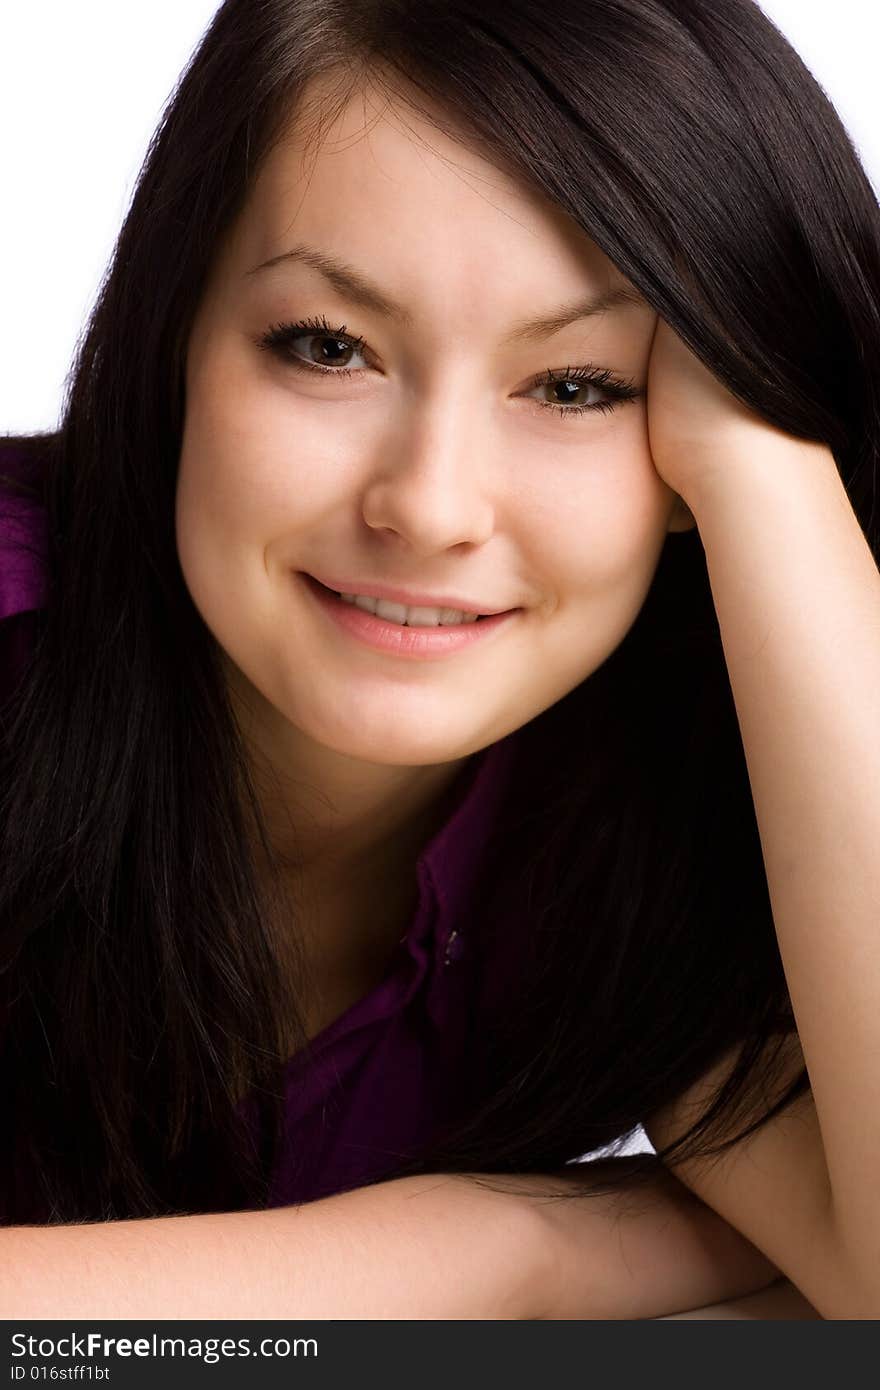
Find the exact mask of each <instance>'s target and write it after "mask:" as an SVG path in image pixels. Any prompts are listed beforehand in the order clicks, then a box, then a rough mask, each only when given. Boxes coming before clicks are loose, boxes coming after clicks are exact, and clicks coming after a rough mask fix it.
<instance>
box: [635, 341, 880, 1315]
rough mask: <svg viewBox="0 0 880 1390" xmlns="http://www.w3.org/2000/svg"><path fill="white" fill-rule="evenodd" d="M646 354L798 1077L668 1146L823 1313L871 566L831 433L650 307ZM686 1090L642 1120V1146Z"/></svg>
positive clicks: (870, 662)
mask: <svg viewBox="0 0 880 1390" xmlns="http://www.w3.org/2000/svg"><path fill="white" fill-rule="evenodd" d="M649 375H652V380H653V385H652V386H649V392H651V393H652V394H653V414H652V406H651V405H650V404H649V416H651V418H650V420H649V431H650V435H651V449H652V455H653V457H654V461H655V464H656V465H657V468H658V472H659V473H660V474H661V476H662V477H664V478H665V480H666V481H667V483H668V484H669V486H670V487H672V488H674V489H675V491H676V492H678V493H679V495H680V496H682V497H683V498H684V500H685V501H686V503H687V505H688V506H689V508H690V510H691V512H692V513H693V515H694V517H695V519H696V522H697V526H698V528H699V533H700V538H701V540H702V543H703V548H704V550H705V554H706V565H707V569H708V574H709V581H710V584H711V589H712V597H713V601H714V604H715V610H716V614H717V617H718V623H719V628H720V632H721V640H722V643H723V647H724V656H725V660H726V663H727V669H728V673H729V677H730V684H731V689H732V692H733V696H734V701H735V705H736V713H737V717H738V720H739V726H740V732H741V735H742V741H743V747H744V750H745V756H746V762H747V765H748V773H749V781H750V784H751V791H752V798H753V801H754V807H755V815H756V818H757V823H758V829H759V832H760V837H761V848H762V851H763V857H764V866H765V869H766V874H767V883H768V888H769V894H770V901H771V906H772V909H773V921H774V925H775V928H776V935H777V939H778V943H779V951H780V955H781V957H782V963H783V966H784V968H785V976H786V980H787V983H788V988H789V993H790V995H791V1001H792V1006H793V1009H794V1015H795V1020H796V1023H797V1036H796V1038H794V1039H793V1040H792V1042H793V1044H794V1046H795V1047H796V1048H802V1052H803V1055H802V1056H801V1057H797V1056H795V1057H794V1059H793V1061H794V1064H795V1066H797V1065H799V1064H800V1063H804V1064H805V1065H806V1067H807V1070H808V1073H809V1078H810V1084H811V1090H812V1096H811V1097H808V1098H806V1099H804V1100H803V1101H802V1102H801V1103H800V1104H799V1105H797V1106H795V1107H793V1108H792V1109H791V1111H789V1112H786V1113H785V1114H783V1115H782V1116H781V1117H777V1118H776V1119H775V1120H773V1121H771V1122H769V1123H768V1124H767V1125H766V1126H765V1127H764V1128H763V1129H762V1130H761V1131H759V1132H758V1133H757V1134H756V1135H755V1136H754V1138H753V1139H751V1140H749V1141H745V1142H741V1143H740V1144H738V1145H736V1146H734V1148H733V1149H731V1150H730V1151H729V1152H728V1154H727V1156H726V1158H725V1160H724V1161H723V1162H722V1163H719V1164H718V1165H717V1166H708V1165H704V1164H703V1163H699V1162H697V1163H694V1162H691V1163H688V1164H685V1165H683V1166H682V1165H678V1164H673V1167H674V1171H675V1172H676V1174H677V1175H679V1176H681V1178H682V1180H683V1181H685V1182H686V1183H688V1184H689V1185H690V1186H691V1187H693V1189H694V1191H695V1192H697V1193H698V1195H700V1196H701V1197H702V1198H703V1199H704V1200H705V1201H706V1202H707V1203H709V1204H710V1205H712V1206H713V1207H714V1208H715V1210H717V1211H718V1212H719V1213H720V1214H721V1215H723V1216H724V1217H725V1218H726V1219H727V1220H729V1221H730V1222H731V1223H732V1224H734V1225H735V1226H736V1227H737V1229H739V1230H741V1231H742V1232H743V1233H744V1234H745V1235H747V1236H748V1238H749V1239H750V1240H752V1241H753V1242H754V1244H755V1245H756V1246H758V1247H759V1248H760V1249H761V1250H763V1251H764V1252H765V1254H766V1255H767V1256H768V1258H770V1259H772V1260H773V1261H774V1262H775V1263H776V1264H777V1265H778V1266H779V1267H780V1268H781V1269H782V1270H784V1272H785V1273H786V1274H787V1275H788V1276H789V1278H790V1279H791V1280H792V1281H793V1283H794V1284H795V1285H796V1286H797V1287H798V1288H799V1289H800V1290H801V1291H802V1292H803V1293H804V1294H805V1296H806V1297H807V1298H808V1299H809V1300H810V1302H811V1303H813V1304H814V1305H815V1307H816V1308H817V1309H818V1310H819V1312H820V1314H821V1315H822V1316H823V1317H826V1318H868V1319H875V1318H877V1317H878V1316H880V1204H878V1201H877V1168H878V1159H880V1108H878V1104H877V1100H878V1096H880V854H878V851H877V846H878V843H880V718H878V716H880V573H878V569H877V564H876V561H875V559H874V556H873V555H872V553H871V550H870V547H869V546H868V544H867V542H866V539H865V536H864V534H863V533H862V530H861V527H860V525H859V521H858V518H857V517H856V515H855V513H854V512H853V509H852V507H851V505H850V502H849V498H848V496H847V493H846V490H845V488H844V486H843V483H842V482H841V479H840V476H839V474H838V471H837V466H836V464H835V460H834V457H833V455H832V454H831V452H830V450H829V449H827V448H825V447H824V446H822V445H821V444H817V443H813V442H810V441H805V440H800V439H796V438H794V437H792V436H790V435H786V434H784V433H782V432H781V431H779V430H777V429H775V428H773V427H771V426H770V425H768V423H767V422H766V421H764V420H763V419H760V418H759V417H758V416H756V415H754V414H753V413H752V412H750V411H748V410H746V408H745V407H744V406H743V405H742V404H741V403H739V402H735V401H734V400H733V398H732V397H731V396H730V395H729V393H728V392H726V390H724V388H723V387H722V386H721V384H720V383H719V382H718V381H717V380H716V379H715V378H714V377H713V376H712V375H711V374H710V373H709V372H708V370H707V369H706V368H705V367H704V366H703V364H702V363H701V362H699V361H698V360H697V359H696V358H695V357H694V356H693V355H692V354H691V353H690V352H689V351H688V350H687V349H686V348H685V346H684V344H683V343H682V342H681V341H680V340H679V339H678V338H677V337H676V335H675V334H674V333H673V332H672V330H671V329H669V327H668V325H666V324H665V323H664V322H663V321H662V320H660V321H659V323H658V328H657V333H656V337H655V343H654V349H653V350H652V362H651V367H650V372H649ZM726 1064H727V1061H726V1059H725V1060H724V1061H723V1062H722V1064H721V1067H720V1068H718V1069H716V1072H717V1075H716V1076H715V1077H713V1076H707V1078H706V1082H707V1089H708V1091H711V1089H712V1082H713V1080H717V1079H720V1076H721V1072H722V1071H723V1068H724V1066H726ZM700 1089H701V1087H700V1086H697V1087H696V1088H694V1093H693V1095H687V1096H684V1097H682V1098H681V1102H680V1103H679V1104H677V1105H673V1106H671V1107H666V1109H665V1111H664V1112H663V1113H661V1114H658V1115H655V1116H652V1117H649V1119H648V1121H646V1122H645V1129H646V1131H647V1133H648V1135H649V1136H650V1137H651V1139H652V1141H653V1143H654V1145H655V1147H658V1148H659V1147H662V1146H663V1145H664V1144H665V1143H667V1142H668V1140H670V1139H671V1138H673V1137H674V1136H675V1135H676V1134H677V1133H678V1132H679V1131H680V1129H681V1128H682V1127H683V1125H684V1122H685V1121H686V1120H687V1119H688V1118H692V1116H689V1113H688V1112H689V1111H690V1110H691V1107H692V1104H693V1103H694V1102H698V1101H699V1100H700V1096H699V1094H698V1093H699V1091H700Z"/></svg>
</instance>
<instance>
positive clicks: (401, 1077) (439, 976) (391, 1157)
mask: <svg viewBox="0 0 880 1390" xmlns="http://www.w3.org/2000/svg"><path fill="white" fill-rule="evenodd" d="M4 454H5V456H4ZM4 468H7V469H9V471H12V469H11V467H10V455H9V451H8V450H6V451H2V450H0V472H2V471H3V469H4ZM22 541H24V542H26V543H29V544H35V546H36V550H37V552H38V553H39V551H40V547H41V546H43V547H44V546H45V516H44V513H43V512H42V510H41V509H36V508H33V507H32V506H29V505H28V504H26V503H25V502H24V501H22V500H20V499H11V498H10V497H9V496H8V494H3V497H2V511H0V699H2V698H3V696H4V695H5V694H6V691H7V690H8V689H11V687H12V684H13V682H14V680H15V678H16V676H17V674H18V672H19V670H20V667H21V663H22V662H23V661H24V660H25V658H26V654H27V650H28V645H29V642H30V640H31V636H32V621H33V614H34V613H36V611H37V610H39V609H40V608H41V607H43V606H44V605H45V602H46V585H45V575H44V573H43V571H42V569H41V567H40V563H39V559H38V555H36V556H34V557H31V556H29V555H28V554H27V553H26V552H25V551H23V550H22V549H21V548H20V547H21V543H22ZM28 615H31V616H30V617H29V616H28ZM515 754H516V734H515V733H514V734H509V735H508V736H507V737H506V738H503V739H500V740H499V741H498V742H497V743H494V744H492V745H491V746H490V747H488V748H486V749H483V750H482V751H481V752H480V753H477V754H475V755H474V756H473V757H471V758H470V759H469V760H468V761H467V762H466V763H465V765H464V766H463V768H462V770H461V773H460V774H459V787H460V790H459V795H458V796H457V798H456V799H455V801H454V804H453V806H452V810H451V812H450V814H449V815H448V817H447V819H446V821H445V822H444V824H443V825H442V826H441V828H440V829H439V830H438V831H437V832H436V833H435V834H434V836H433V837H432V838H431V839H430V840H429V841H428V842H427V844H426V845H425V846H424V847H423V849H422V851H421V853H420V854H419V857H418V859H417V863H416V871H417V882H418V900H417V904H416V907H415V911H414V913H413V917H412V920H411V921H410V924H409V927H408V929H407V931H406V932H405V934H404V936H403V937H402V938H401V941H400V943H399V945H398V946H397V948H396V951H395V954H394V958H393V961H392V963H391V965H390V966H389V969H388V972H387V973H386V976H385V978H384V979H383V980H382V981H381V982H380V983H379V984H378V985H377V986H376V987H375V988H374V989H372V990H371V991H370V992H369V993H368V994H367V995H366V996H365V997H363V998H362V999H360V1000H358V1001H357V1002H355V1003H354V1004H353V1005H351V1007H350V1008H348V1009H346V1011H345V1012H344V1013H343V1014H342V1015H341V1016H340V1017H339V1018H337V1019H335V1020H334V1021H333V1022H332V1023H331V1024H330V1025H329V1026H328V1027H326V1028H325V1029H324V1030H323V1031H322V1032H321V1033H320V1034H318V1035H317V1036H316V1037H315V1038H314V1039H312V1042H311V1044H310V1046H309V1048H308V1049H307V1051H306V1052H303V1053H300V1054H298V1055H297V1056H295V1057H294V1058H292V1059H291V1060H290V1061H289V1062H288V1064H287V1068H286V1073H285V1075H286V1108H285V1122H286V1142H285V1147H284V1150H283V1152H282V1156H281V1160H280V1162H279V1163H278V1165H277V1167H276V1170H275V1173H274V1175H273V1185H272V1193H271V1197H270V1205H273V1206H276V1205H285V1204H289V1203H292V1202H298V1201H311V1200H313V1199H315V1198H318V1197H322V1196H328V1195H330V1194H331V1193H333V1192H337V1191H341V1190H345V1189H346V1188H350V1187H356V1186H358V1185H360V1184H362V1183H364V1182H366V1181H369V1180H370V1179H372V1178H375V1177H381V1176H383V1175H384V1174H385V1173H386V1172H387V1173H389V1174H390V1173H391V1172H392V1171H393V1169H394V1167H395V1163H396V1162H400V1161H402V1160H405V1159H406V1158H407V1157H409V1156H414V1155H415V1154H416V1153H417V1152H418V1151H419V1149H420V1147H421V1146H422V1145H424V1144H427V1143H428V1142H429V1140H430V1138H431V1135H432V1132H433V1131H434V1129H435V1127H436V1126H437V1125H438V1124H439V1123H440V1122H442V1121H443V1120H444V1119H445V1118H448V1117H451V1116H453V1115H454V1114H458V1113H460V1112H461V1111H462V1110H463V1109H464V1110H466V1109H467V1104H468V1096H469V1095H470V1093H471V1092H470V1086H471V1084H472V1082H473V1078H474V1075H475V1072H476V1071H477V1069H478V1058H479V1056H480V1051H481V1044H482V1041H483V1039H484V1037H485V1031H486V1029H487V1027H489V1026H490V1022H489V1020H490V1016H491V1014H492V1012H493V1010H494V1009H496V1008H503V1000H504V991H505V985H506V981H507V979H508V978H509V976H508V973H507V972H508V971H509V970H510V969H511V968H513V969H515V968H516V957H517V951H516V930H515V927H516V925H517V924H516V923H515V921H514V916H515V914H514V913H513V912H512V915H511V918H510V919H509V921H505V922H504V924H503V943H504V959H503V960H502V959H500V958H497V957H493V955H492V953H491V951H485V952H484V951H482V950H476V949H475V945H476V944H478V943H477V941H475V937H476V936H477V934H479V933H480V930H481V925H483V926H484V927H485V924H481V923H480V922H479V921H475V920H473V917H472V915H470V914H469V894H470V891H471V888H472V886H473V884H474V879H475V875H476V872H477V870H478V868H479V864H480V856H481V851H482V850H483V848H484V846H485V843H486V837H487V834H488V831H489V829H490V828H491V825H492V821H493V817H494V814H495V811H496V808H497V807H499V805H500V803H501V798H502V797H503V796H504V794H505V791H506V789H507V788H508V786H509V778H510V772H511V767H512V764H513V760H514V757H515ZM518 925H519V930H520V931H522V930H523V923H522V922H521V921H520V922H519V924H518ZM498 939H499V941H500V939H501V938H498ZM487 940H488V938H487ZM479 944H480V945H482V946H485V945H486V942H485V941H483V942H480V943H479ZM512 963H513V964H512Z"/></svg>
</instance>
